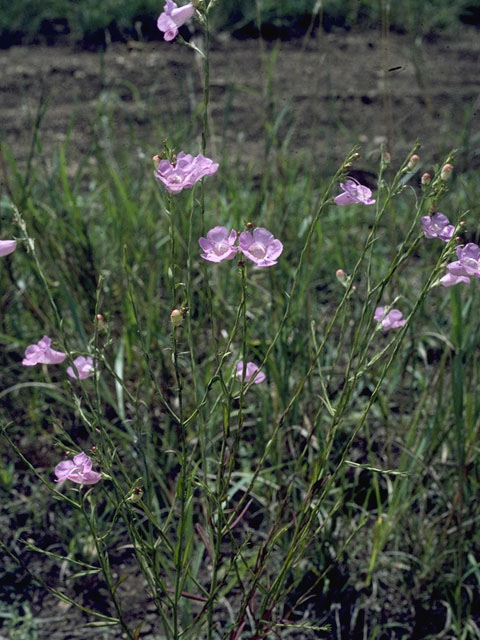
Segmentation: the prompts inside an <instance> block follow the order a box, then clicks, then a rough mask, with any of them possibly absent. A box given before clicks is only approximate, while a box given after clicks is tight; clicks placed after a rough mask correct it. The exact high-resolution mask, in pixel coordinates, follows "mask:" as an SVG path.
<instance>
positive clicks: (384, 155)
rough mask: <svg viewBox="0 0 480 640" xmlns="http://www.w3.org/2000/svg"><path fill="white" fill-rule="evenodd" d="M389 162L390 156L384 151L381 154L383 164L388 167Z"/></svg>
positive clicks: (388, 152)
mask: <svg viewBox="0 0 480 640" xmlns="http://www.w3.org/2000/svg"><path fill="white" fill-rule="evenodd" d="M391 161H392V156H391V154H390V151H385V152H384V154H383V164H384V165H386V166H388V165H389V164H390V162H391Z"/></svg>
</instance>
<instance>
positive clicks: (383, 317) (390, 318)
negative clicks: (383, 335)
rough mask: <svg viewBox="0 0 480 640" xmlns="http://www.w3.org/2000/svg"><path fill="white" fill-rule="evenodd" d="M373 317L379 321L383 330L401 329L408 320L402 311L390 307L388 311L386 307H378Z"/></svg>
mask: <svg viewBox="0 0 480 640" xmlns="http://www.w3.org/2000/svg"><path fill="white" fill-rule="evenodd" d="M373 319H374V320H375V321H376V322H378V324H379V325H380V327H381V328H382V329H383V331H388V330H389V329H400V327H403V325H404V324H405V322H406V320H405V319H404V317H403V314H402V312H401V311H399V310H398V309H390V311H388V312H387V311H386V310H385V307H377V308H376V309H375V313H374V315H373Z"/></svg>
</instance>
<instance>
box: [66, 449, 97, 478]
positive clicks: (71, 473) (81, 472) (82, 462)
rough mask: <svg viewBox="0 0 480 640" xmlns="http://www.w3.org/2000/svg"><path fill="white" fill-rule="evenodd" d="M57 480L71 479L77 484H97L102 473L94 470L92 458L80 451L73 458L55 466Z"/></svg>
mask: <svg viewBox="0 0 480 640" xmlns="http://www.w3.org/2000/svg"><path fill="white" fill-rule="evenodd" d="M55 475H56V482H64V481H65V480H70V481H71V482H75V483H76V484H97V482H98V481H99V480H101V479H102V474H101V473H97V472H96V471H92V460H91V459H90V458H89V457H88V456H87V454H86V453H83V451H82V453H79V454H78V455H76V456H74V458H73V460H64V461H63V462H59V463H58V464H57V466H56V467H55Z"/></svg>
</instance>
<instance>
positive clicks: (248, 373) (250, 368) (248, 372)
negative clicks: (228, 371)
mask: <svg viewBox="0 0 480 640" xmlns="http://www.w3.org/2000/svg"><path fill="white" fill-rule="evenodd" d="M256 371H258V367H257V365H256V364H255V363H253V362H247V366H246V367H245V382H249V381H250V378H251V377H252V376H253V374H254V373H255V372H256ZM236 375H237V380H240V381H241V380H242V375H243V360H240V362H237V373H236ZM265 379H266V376H265V374H264V373H263V371H260V373H257V375H256V376H255V380H254V381H253V383H254V384H260V383H261V382H264V380H265Z"/></svg>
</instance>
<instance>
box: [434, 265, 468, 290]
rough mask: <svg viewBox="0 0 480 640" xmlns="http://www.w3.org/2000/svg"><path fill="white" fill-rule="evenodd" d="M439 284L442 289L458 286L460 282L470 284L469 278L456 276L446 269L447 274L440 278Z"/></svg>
mask: <svg viewBox="0 0 480 640" xmlns="http://www.w3.org/2000/svg"><path fill="white" fill-rule="evenodd" d="M452 264H453V263H452ZM439 282H440V284H441V285H442V286H444V287H453V285H454V284H459V283H460V282H465V283H466V284H470V278H469V277H468V276H465V275H460V276H458V275H457V276H456V275H454V274H453V273H451V272H450V271H448V269H447V273H446V274H445V275H444V276H442V277H441V278H440V280H439Z"/></svg>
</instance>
